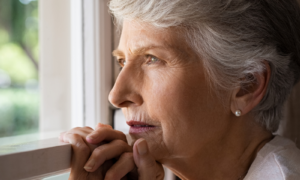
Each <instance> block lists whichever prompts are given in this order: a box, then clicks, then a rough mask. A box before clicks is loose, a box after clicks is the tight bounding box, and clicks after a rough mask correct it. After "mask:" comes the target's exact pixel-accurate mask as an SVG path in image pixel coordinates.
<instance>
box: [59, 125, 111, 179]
mask: <svg viewBox="0 0 300 180" xmlns="http://www.w3.org/2000/svg"><path fill="white" fill-rule="evenodd" d="M92 131H93V129H92V128H90V127H83V128H74V129H71V130H70V131H67V132H64V133H61V134H60V137H59V138H60V140H62V141H64V142H68V143H71V145H72V151H73V153H72V162H71V174H70V177H69V179H71V180H75V179H78V180H94V179H95V180H96V179H97V180H103V179H104V176H105V173H106V171H107V170H108V169H109V168H110V167H111V166H112V164H113V162H112V161H111V160H110V161H106V162H105V163H104V164H103V165H102V166H101V167H100V168H98V169H97V171H95V172H93V173H90V172H87V171H85V170H84V168H83V166H84V164H85V163H86V161H87V159H88V158H89V157H90V155H91V152H92V151H93V150H94V149H95V148H97V146H96V145H92V144H88V143H87V142H86V141H85V137H86V136H87V135H88V134H90V132H92Z"/></svg>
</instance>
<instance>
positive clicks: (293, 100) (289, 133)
mask: <svg viewBox="0 0 300 180" xmlns="http://www.w3.org/2000/svg"><path fill="white" fill-rule="evenodd" d="M284 113H285V115H284V119H283V120H282V121H281V124H280V128H279V130H278V134H280V135H283V136H285V137H287V138H289V139H291V140H292V141H294V142H296V144H297V146H298V148H300V83H298V84H296V86H295V87H294V89H293V91H292V93H291V94H290V96H289V98H288V100H287V102H286V104H285V110H284Z"/></svg>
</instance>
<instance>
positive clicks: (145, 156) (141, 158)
mask: <svg viewBox="0 0 300 180" xmlns="http://www.w3.org/2000/svg"><path fill="white" fill-rule="evenodd" d="M133 158H134V162H135V164H136V166H137V168H138V173H139V180H162V179H164V170H163V167H162V165H161V164H160V163H157V162H156V161H155V159H154V158H153V157H152V156H151V154H150V152H149V148H148V144H147V142H146V140H145V139H138V140H137V141H136V142H135V143H134V146H133Z"/></svg>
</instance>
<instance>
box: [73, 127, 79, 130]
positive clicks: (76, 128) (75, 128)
mask: <svg viewBox="0 0 300 180" xmlns="http://www.w3.org/2000/svg"><path fill="white" fill-rule="evenodd" d="M80 129H81V127H74V128H73V129H71V130H80Z"/></svg>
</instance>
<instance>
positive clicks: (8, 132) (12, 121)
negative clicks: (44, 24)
mask: <svg viewBox="0 0 300 180" xmlns="http://www.w3.org/2000/svg"><path fill="white" fill-rule="evenodd" d="M38 64H39V62H38V1H36V0H0V137H4V136H12V135H20V134H26V133H33V132H37V131H38V122H39V93H38V88H37V87H38V83H37V82H38Z"/></svg>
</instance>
